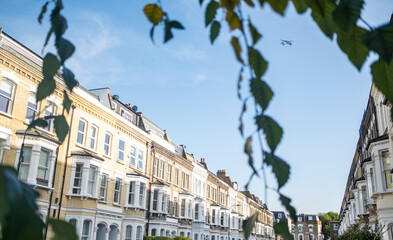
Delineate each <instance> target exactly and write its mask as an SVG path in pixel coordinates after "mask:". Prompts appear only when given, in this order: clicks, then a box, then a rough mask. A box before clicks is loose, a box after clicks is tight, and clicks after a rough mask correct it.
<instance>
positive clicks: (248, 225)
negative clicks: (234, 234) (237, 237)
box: [242, 213, 258, 240]
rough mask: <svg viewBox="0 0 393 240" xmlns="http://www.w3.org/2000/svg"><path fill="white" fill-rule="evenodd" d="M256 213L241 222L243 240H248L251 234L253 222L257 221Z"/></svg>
mask: <svg viewBox="0 0 393 240" xmlns="http://www.w3.org/2000/svg"><path fill="white" fill-rule="evenodd" d="M257 216H258V214H257V213H254V214H253V215H252V216H251V217H249V218H247V219H246V220H244V221H243V226H242V227H243V232H244V238H245V240H248V238H249V237H250V235H251V233H252V229H253V228H254V226H255V221H256V220H257Z"/></svg>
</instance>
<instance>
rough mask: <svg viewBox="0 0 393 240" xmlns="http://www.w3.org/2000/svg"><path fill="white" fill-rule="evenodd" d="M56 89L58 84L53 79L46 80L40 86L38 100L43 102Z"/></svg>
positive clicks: (37, 94)
mask: <svg viewBox="0 0 393 240" xmlns="http://www.w3.org/2000/svg"><path fill="white" fill-rule="evenodd" d="M55 88H56V82H55V80H54V79H53V78H44V80H42V82H40V84H39V85H38V88H37V93H36V99H37V101H41V100H42V99H44V98H46V97H48V96H49V95H51V94H52V93H53V92H54V91H55Z"/></svg>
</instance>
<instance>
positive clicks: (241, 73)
mask: <svg viewBox="0 0 393 240" xmlns="http://www.w3.org/2000/svg"><path fill="white" fill-rule="evenodd" d="M242 81H243V66H242V67H241V68H240V71H239V77H238V79H237V97H238V98H239V99H242V95H241V94H240V89H241V83H242Z"/></svg>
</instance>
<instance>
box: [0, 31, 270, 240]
mask: <svg viewBox="0 0 393 240" xmlns="http://www.w3.org/2000/svg"><path fill="white" fill-rule="evenodd" d="M0 29H1V28H0ZM0 32H1V31H0ZM41 66H42V58H41V57H40V56H38V55H37V54H35V53H34V52H32V51H30V50H29V49H28V48H26V47H25V46H23V45H22V44H21V43H19V42H18V41H16V40H14V39H13V38H12V37H10V36H9V35H7V34H5V33H4V32H1V33H0V81H1V85H0V164H2V165H12V166H14V167H15V168H17V167H18V163H20V171H19V178H20V179H22V180H23V181H25V182H27V183H28V184H30V185H31V186H33V187H34V188H35V189H36V190H37V191H38V192H39V193H40V197H39V200H38V205H39V209H40V214H41V216H42V218H43V219H44V220H46V219H47V217H60V218H61V219H65V220H66V221H68V222H70V223H72V224H73V225H74V226H75V227H76V230H77V234H78V236H79V237H80V239H84V240H85V239H100V240H101V239H105V240H106V239H110V240H118V239H124V240H130V239H133V240H134V239H135V240H142V238H143V235H151V236H158V235H159V236H170V237H173V236H178V235H182V236H186V237H190V238H192V239H193V240H241V239H244V237H243V233H242V230H241V226H242V221H243V220H244V219H245V218H247V217H248V216H251V215H252V214H254V213H259V215H258V220H257V223H256V226H255V228H254V232H253V234H252V236H251V239H255V240H256V239H270V238H272V237H273V235H274V234H273V230H272V229H273V228H272V225H273V214H272V213H271V212H270V211H269V210H268V209H267V208H266V206H265V205H264V204H263V203H262V202H261V201H260V200H259V199H258V198H257V197H256V196H254V195H253V194H251V193H250V192H248V191H241V190H240V188H239V186H238V184H237V183H235V182H233V181H232V180H231V179H230V177H229V176H227V175H226V172H225V171H224V170H220V171H218V172H217V173H216V174H214V173H212V172H211V171H209V169H208V168H207V164H206V162H205V160H204V159H201V160H199V161H198V160H196V159H195V158H194V156H193V155H192V154H189V153H187V151H186V147H185V146H183V145H179V144H177V143H175V142H173V141H171V140H170V138H169V137H168V134H167V132H166V131H165V130H162V129H161V128H160V127H158V126H157V125H156V124H155V123H153V122H152V121H151V120H149V119H148V118H146V117H145V116H144V115H143V114H142V113H141V112H137V108H136V107H133V106H131V105H130V104H124V103H123V102H121V101H120V100H119V99H120V97H119V96H117V95H111V93H110V90H109V88H100V89H92V90H87V89H85V88H83V87H82V86H78V87H76V88H75V89H74V92H73V93H72V94H71V98H72V100H73V107H72V109H71V111H70V113H69V114H68V115H66V118H67V121H68V122H69V124H70V133H69V135H68V137H67V138H66V140H65V142H64V143H63V144H59V142H58V141H57V139H56V136H55V134H54V129H53V122H52V120H49V121H48V127H45V128H36V129H33V130H29V131H26V129H27V126H28V124H29V123H30V122H31V121H32V120H33V119H35V118H37V117H43V116H51V115H55V114H59V113H61V112H62V110H63V107H62V98H63V90H64V89H65V84H64V82H63V80H62V77H61V74H57V75H56V76H55V80H56V82H57V87H56V90H55V93H54V94H52V95H51V96H50V97H48V98H47V99H45V100H44V101H42V102H41V103H37V102H36V100H35V93H36V90H37V86H38V83H39V82H40V81H41V80H42V74H41ZM124 97H125V98H126V97H127V98H128V97H132V96H124ZM22 143H23V144H24V147H23V152H22V151H21V150H22V149H21V146H22Z"/></svg>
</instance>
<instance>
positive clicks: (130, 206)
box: [124, 204, 146, 211]
mask: <svg viewBox="0 0 393 240" xmlns="http://www.w3.org/2000/svg"><path fill="white" fill-rule="evenodd" d="M124 208H132V209H135V210H137V209H139V210H142V211H146V208H143V207H139V206H135V205H128V204H126V205H124Z"/></svg>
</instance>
